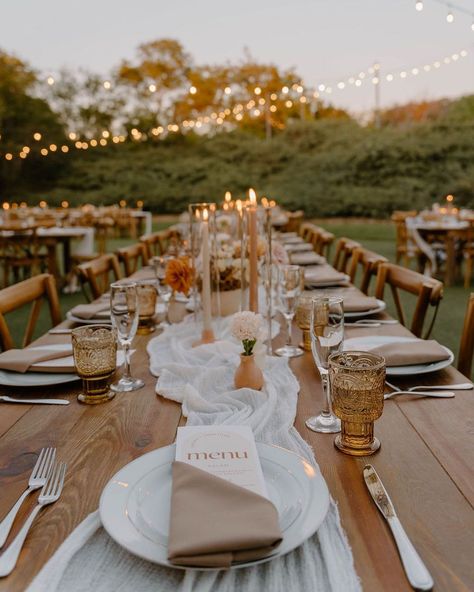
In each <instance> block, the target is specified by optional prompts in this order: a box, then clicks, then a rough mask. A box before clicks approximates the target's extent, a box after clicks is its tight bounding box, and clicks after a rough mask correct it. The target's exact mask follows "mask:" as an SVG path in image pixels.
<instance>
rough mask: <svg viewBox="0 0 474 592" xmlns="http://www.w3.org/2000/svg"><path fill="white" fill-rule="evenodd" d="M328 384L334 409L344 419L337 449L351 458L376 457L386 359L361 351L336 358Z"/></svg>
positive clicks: (350, 352)
mask: <svg viewBox="0 0 474 592" xmlns="http://www.w3.org/2000/svg"><path fill="white" fill-rule="evenodd" d="M329 381H330V384H331V401H332V407H333V410H334V413H335V414H336V415H337V416H338V417H339V418H340V419H341V433H340V434H339V435H338V436H336V439H335V441H334V445H335V446H336V447H337V448H338V449H339V450H341V451H342V452H344V453H345V454H350V455H352V456H367V455H370V454H373V453H374V452H376V451H377V450H378V449H379V448H380V442H379V440H378V439H377V438H376V437H375V436H374V421H375V420H376V419H378V418H379V417H380V416H381V415H382V411H383V403H384V399H383V396H384V386H385V359H384V358H383V357H382V356H378V355H375V354H372V353H368V352H360V351H347V352H341V353H336V354H333V355H332V356H331V357H330V358H329Z"/></svg>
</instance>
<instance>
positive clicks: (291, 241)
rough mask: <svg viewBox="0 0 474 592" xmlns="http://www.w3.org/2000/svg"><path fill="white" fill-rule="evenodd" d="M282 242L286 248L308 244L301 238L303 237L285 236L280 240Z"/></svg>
mask: <svg viewBox="0 0 474 592" xmlns="http://www.w3.org/2000/svg"><path fill="white" fill-rule="evenodd" d="M280 240H281V242H282V243H283V244H284V245H285V246H286V245H288V246H289V245H302V244H303V245H304V244H306V243H305V242H304V239H302V238H301V236H284V237H283V238H281V239H280Z"/></svg>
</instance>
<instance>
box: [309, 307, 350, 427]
mask: <svg viewBox="0 0 474 592" xmlns="http://www.w3.org/2000/svg"><path fill="white" fill-rule="evenodd" d="M310 330H311V351H312V353H313V358H314V362H315V364H316V366H317V367H318V371H319V374H320V376H321V381H322V383H323V389H324V396H325V406H324V409H323V410H322V411H321V413H320V414H319V415H316V416H314V417H310V418H309V419H307V420H306V426H307V427H308V428H309V429H310V430H313V432H322V433H325V434H334V433H337V432H340V431H341V420H340V419H338V418H337V417H336V416H335V415H334V413H333V412H332V406H331V393H330V392H329V388H330V386H329V362H328V360H329V356H330V355H331V354H333V353H336V352H339V351H341V350H342V346H343V343H344V309H343V299H342V298H340V297H331V296H315V297H314V298H313V301H312V306H311V328H310Z"/></svg>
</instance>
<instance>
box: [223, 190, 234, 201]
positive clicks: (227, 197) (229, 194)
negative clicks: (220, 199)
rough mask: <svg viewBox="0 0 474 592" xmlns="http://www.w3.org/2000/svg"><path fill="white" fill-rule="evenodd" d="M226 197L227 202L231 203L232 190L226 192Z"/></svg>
mask: <svg viewBox="0 0 474 592" xmlns="http://www.w3.org/2000/svg"><path fill="white" fill-rule="evenodd" d="M224 199H225V200H226V202H227V203H229V202H230V201H231V199H232V194H231V192H230V191H226V192H225V197H224Z"/></svg>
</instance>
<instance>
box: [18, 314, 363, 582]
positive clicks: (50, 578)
mask: <svg viewBox="0 0 474 592" xmlns="http://www.w3.org/2000/svg"><path fill="white" fill-rule="evenodd" d="M214 329H215V333H216V335H217V336H218V337H219V341H217V342H216V343H214V344H211V345H204V346H201V347H199V348H194V349H193V348H192V347H191V344H192V343H193V341H195V340H196V338H197V336H198V332H199V326H197V325H196V324H195V323H193V322H183V323H180V324H178V325H172V326H171V327H169V328H168V329H167V330H166V331H165V332H164V333H163V334H161V335H160V336H158V337H156V338H155V339H153V340H151V341H150V342H149V344H148V353H149V355H150V368H151V371H152V373H153V374H155V375H156V376H158V375H159V378H158V382H157V385H156V390H157V393H158V394H160V395H161V396H163V397H166V398H169V399H172V400H174V401H178V402H180V403H182V408H183V414H184V415H185V416H186V417H187V424H188V425H211V424H218V425H222V424H248V425H250V426H251V427H252V429H253V432H254V434H255V438H256V440H257V441H259V442H265V443H267V444H276V445H278V446H283V447H284V448H287V449H289V450H292V451H294V452H296V453H298V454H300V455H301V456H303V457H304V458H306V460H308V461H309V462H310V463H312V464H313V465H315V466H316V461H315V459H314V456H313V454H312V451H311V448H310V447H309V446H308V444H306V442H305V441H304V440H303V439H302V438H301V436H300V435H299V434H298V432H297V431H296V430H295V428H294V427H293V423H294V420H295V414H296V403H297V395H298V390H299V385H298V382H297V380H296V378H295V376H294V375H293V373H292V372H291V370H290V368H289V366H288V362H287V360H285V359H282V358H277V357H266V359H265V369H264V376H265V386H264V389H263V390H262V392H258V391H254V390H252V389H240V390H234V388H233V376H234V372H235V368H236V366H237V365H238V363H239V351H240V345H239V344H238V343H237V342H235V341H233V340H232V339H231V338H230V333H229V319H223V320H221V321H220V322H219V323H218V324H217V325H216V326H215V327H214ZM137 396H139V395H137ZM90 590H94V592H112V591H114V592H119V591H125V590H133V591H134V592H142V591H143V592H151V591H157V592H175V591H180V592H187V591H191V590H193V591H199V592H207V591H211V590H212V591H218V592H237V591H239V592H258V591H260V590H268V591H271V592H277V591H282V592H283V591H284V592H287V591H288V590H291V591H292V592H294V591H301V592H306V591H309V590H311V592H359V591H360V590H361V585H360V582H359V579H358V577H357V574H356V572H355V570H354V565H353V559H352V553H351V550H350V547H349V545H348V542H347V539H346V536H345V534H344V531H343V530H342V528H341V525H340V520H339V514H338V511H337V507H336V505H335V503H334V501H333V500H332V499H331V503H330V508H329V512H328V515H327V517H326V519H325V520H324V522H323V524H322V525H321V527H320V528H319V530H318V532H317V533H316V534H315V535H314V536H313V537H312V538H311V539H309V540H308V541H306V542H305V543H304V544H303V545H301V546H300V547H299V548H298V549H296V550H295V551H292V552H291V553H288V554H287V555H285V556H284V557H281V558H277V559H274V560H273V561H270V562H268V563H264V564H261V565H257V566H254V567H251V568H242V569H232V570H229V571H221V572H217V571H215V572H198V571H193V570H186V571H183V570H173V569H169V568H164V567H160V566H157V565H154V564H152V563H149V562H147V561H143V560H141V559H138V558H137V557H134V556H133V555H131V554H130V553H128V552H127V551H125V550H124V549H122V548H121V547H120V546H119V545H117V544H116V543H115V542H114V541H113V540H111V539H110V537H109V536H108V535H107V533H106V532H105V531H104V529H103V528H102V527H101V525H100V519H99V516H98V512H94V513H93V514H91V515H90V516H89V517H88V518H86V519H85V520H84V521H83V522H82V523H81V524H80V525H79V526H78V527H77V528H76V530H75V531H74V532H73V533H72V534H71V535H70V536H69V537H68V538H67V539H66V541H65V542H64V543H63V544H62V545H61V547H60V548H59V549H58V551H57V552H56V553H55V555H54V556H53V557H52V558H51V560H50V561H49V562H48V563H47V564H46V565H45V567H44V568H43V569H42V571H41V572H40V573H39V574H38V576H37V577H36V579H35V580H34V581H33V582H32V584H31V586H30V588H29V589H28V591H29V592H54V591H58V592H63V591H64V592H66V591H67V592H83V591H84V592H85V591H87V592H89V591H90Z"/></svg>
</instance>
